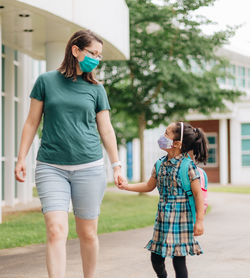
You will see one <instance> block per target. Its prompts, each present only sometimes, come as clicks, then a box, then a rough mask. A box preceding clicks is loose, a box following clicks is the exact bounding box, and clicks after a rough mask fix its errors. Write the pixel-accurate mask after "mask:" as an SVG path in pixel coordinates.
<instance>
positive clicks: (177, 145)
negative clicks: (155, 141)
mask: <svg viewBox="0 0 250 278" xmlns="http://www.w3.org/2000/svg"><path fill="white" fill-rule="evenodd" d="M175 128H176V124H175V123H171V124H170V125H169V126H168V127H167V128H166V131H165V134H164V135H165V137H167V138H169V139H171V140H173V146H172V148H170V149H166V150H165V151H167V152H168V153H169V152H173V151H174V152H176V151H177V150H178V151H180V149H181V145H182V144H181V141H175V140H174V139H175V135H174V132H173V130H175Z"/></svg>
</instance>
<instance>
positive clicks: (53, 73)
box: [38, 70, 61, 81]
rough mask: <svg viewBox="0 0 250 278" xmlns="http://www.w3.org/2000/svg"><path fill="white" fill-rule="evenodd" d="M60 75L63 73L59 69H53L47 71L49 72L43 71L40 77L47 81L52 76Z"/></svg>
mask: <svg viewBox="0 0 250 278" xmlns="http://www.w3.org/2000/svg"><path fill="white" fill-rule="evenodd" d="M60 75H61V73H60V72H59V71H57V70H52V71H47V72H44V73H41V74H40V75H39V76H38V79H40V80H43V81H46V80H48V79H51V78H55V77H59V76H60Z"/></svg>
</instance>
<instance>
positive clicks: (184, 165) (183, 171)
mask: <svg viewBox="0 0 250 278" xmlns="http://www.w3.org/2000/svg"><path fill="white" fill-rule="evenodd" d="M164 159H165V156H164V157H162V158H160V159H158V160H157V161H156V164H155V169H156V178H157V176H158V172H159V170H160V167H161V163H162V162H163V160H164ZM191 162H192V159H191V158H190V156H188V157H184V158H183V160H182V162H181V165H180V169H179V173H178V175H179V177H180V180H181V184H182V188H183V190H184V191H185V192H186V194H187V196H188V200H189V204H190V207H191V212H192V216H193V222H194V223H195V221H196V210H195V201H194V196H193V192H192V190H191V184H190V180H189V176H188V169H189V164H190V163H191ZM197 168H198V171H199V174H200V184H201V190H202V193H203V198H204V213H206V210H207V207H208V202H207V186H208V179H207V174H206V172H205V171H204V170H203V169H202V168H200V167H197Z"/></svg>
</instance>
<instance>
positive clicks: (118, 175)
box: [113, 166, 128, 188]
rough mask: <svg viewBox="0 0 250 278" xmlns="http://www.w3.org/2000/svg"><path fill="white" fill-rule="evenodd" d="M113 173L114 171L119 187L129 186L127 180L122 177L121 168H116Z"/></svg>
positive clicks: (115, 180) (116, 183)
mask: <svg viewBox="0 0 250 278" xmlns="http://www.w3.org/2000/svg"><path fill="white" fill-rule="evenodd" d="M113 171H114V173H113V175H114V182H115V185H116V186H117V187H119V186H121V185H122V184H128V182H127V179H126V178H124V177H123V176H122V171H121V167H120V166H116V167H114V169H113ZM119 188H120V187H119Z"/></svg>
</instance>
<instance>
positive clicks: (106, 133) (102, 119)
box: [96, 110, 126, 185]
mask: <svg viewBox="0 0 250 278" xmlns="http://www.w3.org/2000/svg"><path fill="white" fill-rule="evenodd" d="M96 122H97V128H98V132H99V134H100V136H101V139H102V142H103V145H104V148H105V149H106V151H107V153H108V156H109V160H110V162H111V164H112V163H114V162H117V161H119V158H118V150H117V142H116V137H115V132H114V129H113V126H112V124H111V121H110V116H109V111H108V110H103V111H100V112H98V113H97V114H96ZM113 170H114V181H115V184H116V185H118V183H119V181H118V177H120V178H121V180H122V181H125V180H126V179H124V178H122V176H121V167H120V166H116V167H114V168H113Z"/></svg>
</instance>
